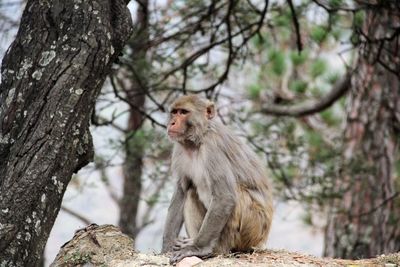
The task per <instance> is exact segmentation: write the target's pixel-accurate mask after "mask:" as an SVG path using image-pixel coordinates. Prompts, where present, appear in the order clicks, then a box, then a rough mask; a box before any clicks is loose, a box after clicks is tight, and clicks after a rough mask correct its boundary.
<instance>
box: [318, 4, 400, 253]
mask: <svg viewBox="0 0 400 267" xmlns="http://www.w3.org/2000/svg"><path fill="white" fill-rule="evenodd" d="M364 3H365V2H364ZM376 3H378V4H376ZM370 4H371V6H370V7H369V8H370V9H367V10H366V16H365V21H364V23H363V27H362V29H361V30H362V32H363V34H361V35H360V36H361V41H362V43H361V46H360V50H359V54H358V62H357V66H356V72H355V75H353V77H352V89H351V93H350V101H349V106H348V111H347V126H346V129H345V133H344V138H345V148H346V149H345V151H344V160H345V161H346V162H347V163H346V164H347V165H346V166H345V167H344V172H345V173H344V175H343V177H341V178H338V181H337V188H338V189H339V192H344V195H343V197H342V198H341V199H340V200H336V201H334V203H333V211H332V213H331V218H330V220H329V223H328V227H327V229H326V233H325V251H324V254H325V255H326V256H331V257H341V258H354V259H355V258H364V257H374V256H376V255H379V254H383V253H384V254H387V253H390V252H396V251H399V250H400V224H399V221H400V200H399V190H400V188H399V183H398V182H399V181H398V179H399V177H398V175H399V174H398V173H397V174H396V170H395V162H396V160H399V157H398V156H399V153H398V152H399V141H400V140H399V136H400V78H399V75H400V54H399V47H400V37H399V32H398V29H399V28H400V5H399V3H396V1H378V2H376V1H373V2H372V1H371V3H370ZM396 29H397V30H396ZM396 176H397V177H396ZM396 179H397V184H396Z"/></svg>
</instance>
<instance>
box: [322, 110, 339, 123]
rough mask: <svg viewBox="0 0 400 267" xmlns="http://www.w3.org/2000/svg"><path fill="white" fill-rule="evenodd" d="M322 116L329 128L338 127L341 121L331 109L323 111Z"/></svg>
mask: <svg viewBox="0 0 400 267" xmlns="http://www.w3.org/2000/svg"><path fill="white" fill-rule="evenodd" d="M320 115H321V118H322V119H323V120H324V122H325V123H326V124H327V125H329V126H336V125H337V124H338V123H339V120H338V119H337V118H336V117H335V115H334V112H333V110H332V109H331V108H330V109H326V110H324V111H322V112H321V113H320Z"/></svg>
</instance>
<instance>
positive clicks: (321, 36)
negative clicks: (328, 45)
mask: <svg viewBox="0 0 400 267" xmlns="http://www.w3.org/2000/svg"><path fill="white" fill-rule="evenodd" d="M328 33H329V32H328V29H326V27H324V26H315V27H313V28H312V29H311V32H310V37H311V39H312V40H313V41H315V42H316V43H318V44H321V43H322V42H324V41H325V40H326V38H327V36H328Z"/></svg>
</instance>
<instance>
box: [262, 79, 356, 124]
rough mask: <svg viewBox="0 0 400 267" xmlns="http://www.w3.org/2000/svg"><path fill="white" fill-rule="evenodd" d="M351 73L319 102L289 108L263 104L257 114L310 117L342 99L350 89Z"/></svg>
mask: <svg viewBox="0 0 400 267" xmlns="http://www.w3.org/2000/svg"><path fill="white" fill-rule="evenodd" d="M350 81H351V73H350V72H348V73H347V74H345V75H344V76H343V77H342V79H340V80H339V81H338V82H336V84H335V85H334V86H333V88H332V90H331V91H330V92H329V93H328V94H327V95H326V96H324V97H322V98H321V99H319V100H311V101H307V102H305V103H300V104H297V105H291V106H281V105H274V104H265V105H264V107H262V108H261V110H259V112H261V113H264V114H268V115H276V116H292V117H301V116H307V115H311V114H314V113H317V112H320V111H322V110H324V109H326V108H328V107H330V106H331V105H332V104H333V103H335V102H336V100H338V99H339V98H340V97H342V96H343V95H344V94H345V93H346V92H347V91H348V90H349V89H350V85H351V84H350Z"/></svg>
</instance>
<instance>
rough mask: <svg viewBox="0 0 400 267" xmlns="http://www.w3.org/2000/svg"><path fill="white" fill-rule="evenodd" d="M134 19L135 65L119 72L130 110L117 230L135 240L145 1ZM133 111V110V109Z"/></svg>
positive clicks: (140, 162)
mask: <svg viewBox="0 0 400 267" xmlns="http://www.w3.org/2000/svg"><path fill="white" fill-rule="evenodd" d="M138 2H139V6H138V10H137V13H136V15H137V18H136V21H135V25H137V26H138V29H137V32H136V35H135V38H133V39H131V41H130V43H129V46H130V47H131V49H132V55H131V59H132V62H134V64H132V65H131V66H129V69H127V67H126V66H125V67H124V68H121V71H120V73H119V76H120V77H119V83H120V84H121V85H122V88H123V90H124V91H125V93H126V100H127V101H128V102H129V105H130V106H131V108H130V110H129V120H128V127H127V134H126V136H125V140H124V149H125V160H124V164H123V174H124V184H123V195H122V199H121V202H120V205H119V207H120V212H119V214H120V219H119V226H120V227H121V231H122V232H123V233H124V234H127V235H129V236H130V237H131V238H133V239H135V238H136V235H137V234H138V232H139V228H140V226H139V227H138V224H137V214H138V207H139V201H140V196H141V193H142V169H143V154H144V145H145V144H144V143H143V142H144V141H145V140H143V138H140V136H139V138H137V136H136V134H137V131H138V130H139V129H140V128H141V126H142V123H143V115H142V114H141V113H140V112H139V110H143V109H144V105H145V98H146V91H147V80H146V75H147V70H148V62H147V59H146V53H147V48H146V47H147V45H146V44H147V42H148V39H149V31H148V30H149V29H148V23H149V21H148V20H149V14H148V12H149V10H148V5H149V1H148V0H138ZM133 107H135V108H133Z"/></svg>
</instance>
